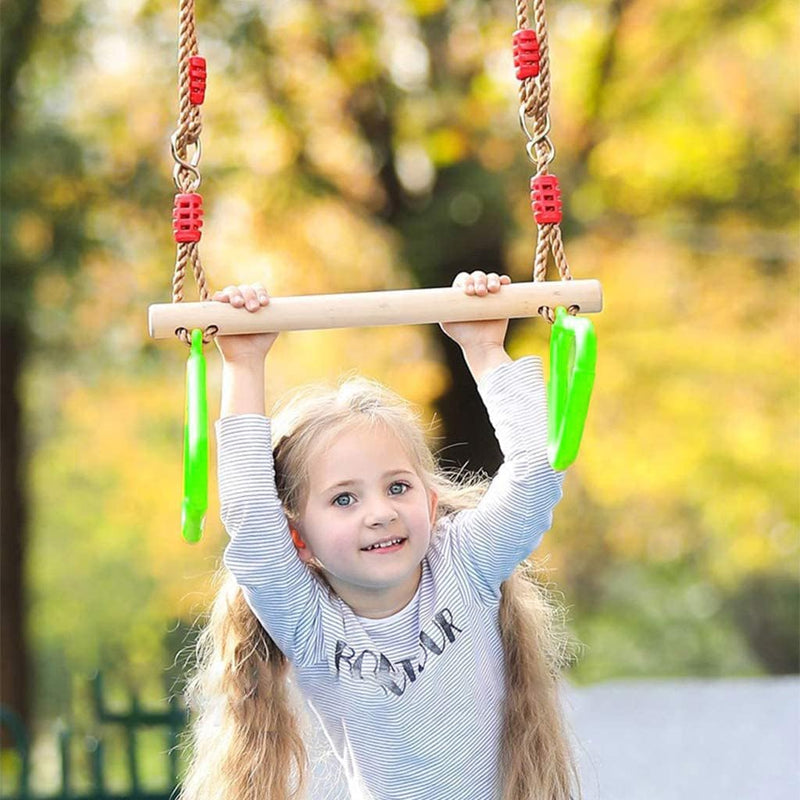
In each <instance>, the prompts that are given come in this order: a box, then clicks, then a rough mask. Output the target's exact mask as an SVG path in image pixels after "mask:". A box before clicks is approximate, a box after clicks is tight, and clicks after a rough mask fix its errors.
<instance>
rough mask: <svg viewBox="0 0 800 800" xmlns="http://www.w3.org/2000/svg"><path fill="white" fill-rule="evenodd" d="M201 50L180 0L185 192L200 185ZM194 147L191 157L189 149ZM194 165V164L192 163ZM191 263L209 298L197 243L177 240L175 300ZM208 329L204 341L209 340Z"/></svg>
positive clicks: (177, 135) (175, 139)
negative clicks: (193, 61) (196, 97)
mask: <svg viewBox="0 0 800 800" xmlns="http://www.w3.org/2000/svg"><path fill="white" fill-rule="evenodd" d="M197 53H198V44H197V25H196V21H195V0H180V7H179V11H178V127H177V128H176V130H175V132H174V133H173V135H172V144H173V156H174V157H175V172H174V177H175V185H176V186H177V187H178V189H179V191H180V192H182V193H186V192H194V191H197V189H198V187H199V185H200V171H199V169H198V168H197V164H198V163H199V160H200V149H199V148H200V134H201V133H202V131H203V123H202V118H201V116H200V106H199V105H195V104H194V103H192V102H191V99H190V89H191V77H190V69H189V59H190V58H191V57H192V56H196V55H197ZM190 147H191V148H194V152H193V157H192V158H191V159H190V158H189V148H190ZM189 165H191V166H189ZM190 264H191V268H192V273H193V275H194V279H195V283H196V284H197V289H198V293H199V295H200V299H201V300H208V299H209V297H210V293H209V290H208V285H207V282H206V276H205V272H204V271H203V266H202V264H201V262H200V251H199V248H198V243H197V242H178V251H177V255H176V258H175V272H174V274H173V278H172V302H173V303H180V302H181V301H182V300H183V284H184V281H185V279H186V272H187V269H188V266H189V265H190ZM177 335H178V337H179V338H180V339H181V340H182V341H184V342H185V343H186V344H189V343H190V335H189V332H188V331H186V330H184V329H181V330H180V331H178V334H177ZM209 336H210V332H209V331H206V332H205V335H204V337H203V338H204V341H209Z"/></svg>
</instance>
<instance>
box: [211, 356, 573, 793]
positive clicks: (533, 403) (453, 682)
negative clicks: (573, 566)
mask: <svg viewBox="0 0 800 800" xmlns="http://www.w3.org/2000/svg"><path fill="white" fill-rule="evenodd" d="M478 389H479V392H480V395H481V397H482V399H483V401H484V403H485V405H486V408H487V410H488V412H489V418H490V420H491V422H492V425H493V427H494V430H495V434H496V436H497V439H498V442H499V444H500V447H501V450H502V452H503V456H504V462H503V465H502V466H501V467H500V469H499V471H498V473H497V475H496V476H495V477H494V479H493V481H492V483H491V486H490V487H489V490H488V491H487V493H486V494H485V496H484V497H483V499H482V500H481V502H480V503H479V504H478V506H477V507H476V508H474V509H470V510H467V511H461V512H459V513H457V514H454V515H451V516H449V517H446V518H444V519H443V520H441V521H440V522H439V523H438V524H437V529H436V531H435V532H434V536H433V537H432V543H431V545H430V548H429V550H428V552H427V554H426V556H425V559H424V560H423V563H422V578H421V581H420V585H419V587H418V589H417V592H416V594H415V596H414V598H413V599H412V600H411V602H410V603H409V604H408V605H407V606H406V607H405V608H403V609H402V610H401V611H399V612H397V613H396V614H394V615H393V616H390V617H387V618H384V619H367V618H364V617H359V616H357V615H356V614H355V613H353V611H352V609H350V607H349V606H347V605H346V604H345V603H344V602H343V601H342V600H341V599H339V598H338V597H336V596H335V595H331V594H330V593H329V591H328V590H327V589H326V588H325V587H324V586H323V584H322V583H321V582H320V581H319V579H318V578H317V577H316V576H315V575H314V574H313V572H312V571H311V570H310V569H309V568H308V567H307V566H306V565H305V564H303V563H302V562H301V561H300V559H299V558H298V557H297V554H296V552H295V550H294V546H293V544H292V541H291V538H290V536H289V532H288V527H287V521H286V518H285V516H284V514H283V512H282V509H281V504H280V502H279V500H278V497H277V494H276V491H275V481H274V470H273V462H272V450H271V443H270V423H269V420H268V419H267V418H266V417H262V416H259V415H249V414H248V415H241V416H233V417H226V418H224V419H222V420H220V421H219V422H218V423H217V435H218V439H219V485H220V495H221V514H222V519H223V522H224V524H225V527H226V528H227V530H228V533H229V535H230V537H231V541H230V543H229V545H228V547H227V548H226V551H225V564H226V566H227V567H228V569H230V570H231V572H233V574H234V575H235V576H236V578H237V580H238V582H239V584H240V585H241V586H242V587H243V590H244V593H245V596H246V598H247V601H248V603H249V604H250V606H251V608H252V609H253V611H254V613H255V614H256V615H257V616H258V618H259V620H260V621H261V623H262V624H263V625H264V627H265V628H266V630H267V631H268V632H269V634H270V636H271V637H272V638H273V639H274V640H275V642H276V643H277V644H278V646H279V647H280V648H281V649H282V650H283V652H284V653H286V655H287V656H288V657H289V659H290V660H291V662H292V664H293V666H294V669H295V674H296V680H297V683H298V686H299V688H300V690H301V691H302V693H303V695H304V697H305V698H306V700H307V701H308V702H309V704H310V705H311V707H312V708H313V710H314V712H315V714H316V716H317V718H318V719H319V720H320V722H321V723H322V724H323V725H324V728H325V734H326V736H327V738H328V740H329V742H330V744H331V746H332V747H333V748H334V750H335V752H336V753H337V756H338V757H339V758H340V759H341V760H342V762H343V763H344V765H345V770H346V772H347V773H348V774H349V776H350V778H351V779H352V784H353V786H355V785H359V786H361V787H362V790H361V791H362V792H363V793H362V794H358V793H357V790H356V789H355V788H354V789H353V790H352V796H353V797H370V798H372V799H373V800H492V799H493V798H496V797H498V796H499V792H500V786H499V755H500V754H499V747H500V738H501V733H502V723H503V699H504V695H505V687H504V666H503V652H502V643H501V638H500V629H499V624H498V611H499V604H500V584H501V583H502V582H503V581H504V580H505V579H506V578H508V577H509V575H510V574H511V573H512V571H513V570H514V568H515V567H516V565H517V564H518V563H519V562H520V561H522V560H523V559H524V558H525V557H526V556H528V555H529V554H530V552H531V551H533V550H534V549H535V548H536V547H537V546H538V544H539V542H540V540H541V538H542V535H543V534H544V532H545V531H546V530H547V529H548V528H549V527H550V525H551V521H552V511H553V507H554V506H555V504H556V503H557V502H558V500H559V499H560V497H561V478H562V476H561V474H560V473H556V472H554V471H553V470H552V469H551V467H550V465H549V463H548V459H547V409H546V399H545V391H544V381H543V376H542V365H541V361H540V360H539V359H538V358H535V357H528V358H523V359H520V360H518V361H515V362H512V363H507V364H503V365H500V366H499V367H496V368H495V369H493V370H491V371H490V372H489V373H487V374H486V375H485V376H484V377H483V378H482V379H481V381H480V383H479V386H478ZM363 790H366V791H363ZM312 800H315V799H314V798H312Z"/></svg>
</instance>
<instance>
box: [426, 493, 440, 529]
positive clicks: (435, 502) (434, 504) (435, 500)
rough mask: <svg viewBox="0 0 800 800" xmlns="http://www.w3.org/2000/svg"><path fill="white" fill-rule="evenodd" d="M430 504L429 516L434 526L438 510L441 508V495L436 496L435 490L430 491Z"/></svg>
mask: <svg viewBox="0 0 800 800" xmlns="http://www.w3.org/2000/svg"><path fill="white" fill-rule="evenodd" d="M428 502H429V507H428V512H429V514H428V516H429V518H430V521H431V525H433V523H434V522H436V509H437V508H438V506H439V495H438V494H436V492H435V491H434V490H433V489H428Z"/></svg>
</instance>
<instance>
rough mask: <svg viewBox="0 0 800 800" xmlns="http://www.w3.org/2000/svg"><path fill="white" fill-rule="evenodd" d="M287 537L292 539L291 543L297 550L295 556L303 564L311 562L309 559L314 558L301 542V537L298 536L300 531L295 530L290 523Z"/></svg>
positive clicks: (306, 546)
mask: <svg viewBox="0 0 800 800" xmlns="http://www.w3.org/2000/svg"><path fill="white" fill-rule="evenodd" d="M289 535H290V536H291V537H292V541H293V542H294V546H295V548H296V549H297V555H298V556H299V557H300V560H301V561H302V562H304V563H308V562H309V561H311V559H312V558H314V554H313V553H312V552H311V550H310V549H309V547H308V545H307V544H306V543H305V541H304V540H303V537H302V536H301V535H300V531H298V530H297V526H296V525H295V524H294V523H292V522H290V523H289Z"/></svg>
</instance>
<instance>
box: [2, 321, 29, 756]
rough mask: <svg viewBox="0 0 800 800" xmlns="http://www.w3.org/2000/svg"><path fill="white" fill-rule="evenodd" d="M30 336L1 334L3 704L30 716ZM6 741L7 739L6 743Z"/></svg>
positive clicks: (8, 330)
mask: <svg viewBox="0 0 800 800" xmlns="http://www.w3.org/2000/svg"><path fill="white" fill-rule="evenodd" d="M25 341H26V337H25V335H24V333H23V332H22V331H21V330H20V326H19V325H15V324H13V323H11V322H8V323H7V322H4V323H3V325H2V338H1V339H0V370H2V381H0V443H1V444H2V450H0V453H1V454H2V459H1V460H0V483H1V484H2V497H1V498H0V653H2V658H0V705H3V706H5V707H6V708H10V709H12V710H13V711H15V712H16V713H17V714H18V715H19V716H20V717H21V718H22V720H23V722H24V723H26V725H27V723H28V722H29V714H30V704H29V691H28V690H29V686H28V674H29V668H28V663H29V662H28V648H27V643H26V637H25V591H24V574H25V534H26V529H27V525H26V522H27V513H26V504H25V481H24V475H25V470H24V468H23V455H22V418H21V417H22V414H21V408H20V403H19V397H18V387H19V377H20V372H21V368H22V364H23V362H24V359H25ZM7 745H8V742H7V741H6V740H5V738H4V739H3V746H7Z"/></svg>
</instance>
